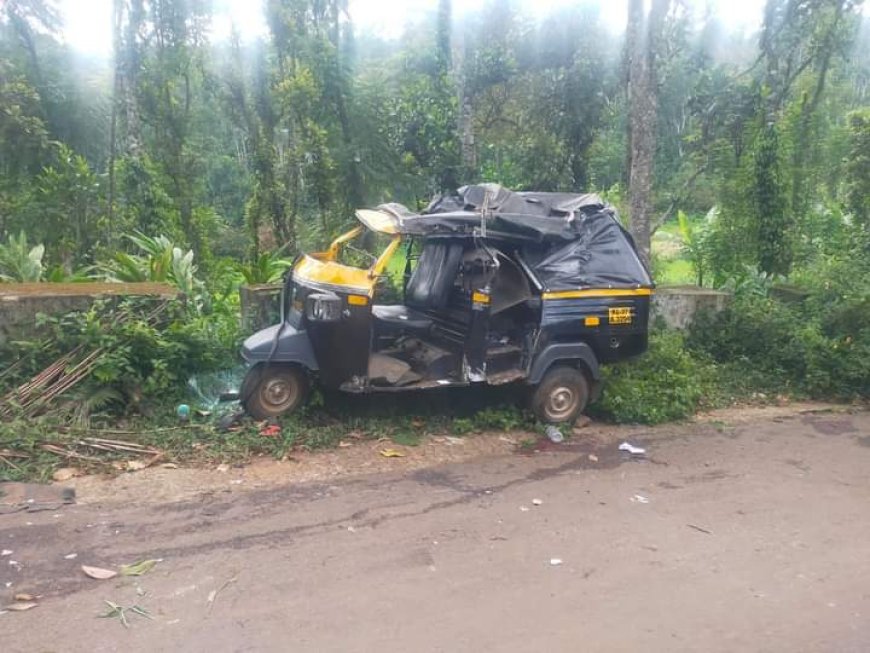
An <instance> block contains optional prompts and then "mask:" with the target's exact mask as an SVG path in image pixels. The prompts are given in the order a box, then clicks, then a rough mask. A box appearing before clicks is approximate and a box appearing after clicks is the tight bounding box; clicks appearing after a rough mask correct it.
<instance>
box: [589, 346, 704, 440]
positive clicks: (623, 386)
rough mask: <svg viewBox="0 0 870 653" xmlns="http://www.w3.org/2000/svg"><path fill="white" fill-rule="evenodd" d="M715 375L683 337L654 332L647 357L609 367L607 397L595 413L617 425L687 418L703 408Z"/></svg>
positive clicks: (593, 408) (595, 407) (655, 422)
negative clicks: (702, 405)
mask: <svg viewBox="0 0 870 653" xmlns="http://www.w3.org/2000/svg"><path fill="white" fill-rule="evenodd" d="M713 375H714V370H713V367H712V366H711V365H710V364H709V363H708V362H707V361H706V360H705V359H704V358H703V357H702V356H692V354H691V353H690V352H689V351H687V350H686V348H685V346H684V342H683V336H682V335H681V334H680V333H678V332H674V331H661V332H655V333H653V334H652V335H651V338H650V348H649V351H648V352H647V353H646V354H645V355H644V356H641V357H640V358H637V359H634V360H631V361H628V362H625V363H621V364H617V365H613V366H610V367H607V368H604V378H605V385H604V393H603V395H602V398H601V401H600V402H599V403H598V404H595V405H593V407H592V410H593V411H594V412H597V413H599V414H602V415H603V416H605V417H607V418H610V419H612V420H614V421H616V422H640V423H643V424H658V423H660V422H667V421H669V420H679V419H684V418H686V417H688V416H690V415H692V414H693V413H694V412H695V411H696V410H697V409H698V406H699V404H700V403H701V400H702V399H703V398H704V396H705V390H706V389H707V388H709V387H710V386H711V380H712V378H713Z"/></svg>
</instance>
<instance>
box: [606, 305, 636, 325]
mask: <svg viewBox="0 0 870 653" xmlns="http://www.w3.org/2000/svg"><path fill="white" fill-rule="evenodd" d="M607 321H608V322H610V324H631V309H630V308H628V307H625V308H611V309H608V312H607Z"/></svg>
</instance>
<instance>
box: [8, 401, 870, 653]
mask: <svg viewBox="0 0 870 653" xmlns="http://www.w3.org/2000/svg"><path fill="white" fill-rule="evenodd" d="M744 417H745V418H744V419H741V420H739V421H738V422H737V423H735V424H734V425H729V424H722V423H707V424H703V425H688V426H680V427H661V428H657V429H651V430H648V431H645V432H643V433H638V432H637V431H633V432H631V433H632V434H633V436H634V437H633V440H632V441H633V442H634V443H635V444H639V445H642V446H646V447H647V449H648V455H647V456H646V457H645V458H643V459H632V458H631V457H630V456H629V455H627V454H621V453H619V452H618V451H617V449H616V445H618V443H619V441H620V439H621V437H622V436H623V435H625V434H626V433H628V432H622V431H619V430H613V429H611V430H610V431H608V432H606V433H604V434H603V435H602V434H598V435H596V436H595V437H588V438H587V437H584V438H580V439H579V441H576V442H572V443H569V444H566V445H563V446H559V447H545V448H544V450H543V451H540V452H538V453H535V454H532V455H526V454H520V453H513V454H504V453H501V454H497V455H496V454H493V455H485V456H483V457H477V458H475V459H473V460H470V461H466V462H461V463H449V464H446V465H440V466H436V467H428V468H426V467H423V468H417V469H410V468H408V469H405V468H403V469H401V470H399V471H394V472H388V473H377V474H369V475H366V476H354V477H336V478H333V479H331V480H330V481H328V482H306V483H295V484H294V483H288V482H287V481H286V480H285V481H283V482H275V483H274V484H272V485H271V486H269V487H260V488H258V489H245V488H244V487H239V486H234V487H233V488H231V491H214V490H209V491H206V492H204V493H202V494H200V495H198V496H193V497H191V498H187V499H184V500H182V501H175V502H162V503H149V502H148V501H147V500H143V501H142V502H139V503H135V504H131V503H130V502H129V498H128V497H122V496H120V495H119V496H118V497H117V500H118V501H124V503H119V502H118V501H112V500H111V499H106V500H103V501H101V502H100V503H84V504H81V505H77V506H72V507H68V508H64V509H63V510H61V511H58V512H57V513H34V514H27V513H18V514H15V515H6V516H0V548H2V549H8V550H12V551H13V553H12V554H10V555H6V556H3V557H0V593H2V600H3V603H4V604H5V603H8V602H9V600H10V599H11V595H12V594H13V593H14V592H26V591H30V592H33V593H37V594H42V595H43V596H42V598H41V599H39V600H38V603H39V606H38V607H37V608H34V609H32V610H29V611H27V612H7V613H6V614H2V615H0V650H3V651H5V652H7V653H11V652H13V651H15V652H17V651H21V652H27V653H35V652H42V651H64V652H66V651H209V652H210V653H218V652H222V651H318V652H323V651H342V652H346V651H402V652H407V651H415V652H416V651H451V652H454V651H475V652H482V651H499V652H501V651H572V652H573V651H669V652H670V651H729V652H730V651H789V652H792V651H813V652H816V651H837V652H840V651H855V652H859V651H861V652H863V651H868V650H870V474H868V472H870V414H868V413H861V412H856V413H852V414H849V413H796V414H792V415H789V416H780V417H776V418H769V417H763V416H761V415H759V416H758V417H753V415H752V414H751V413H749V414H748V415H747V416H744ZM228 490H229V489H228ZM55 515H57V516H55ZM71 553H75V554H76V557H75V558H74V559H67V558H66V557H65V556H69V555H70V554H71ZM138 558H160V559H161V562H159V563H158V564H157V565H156V566H155V567H154V569H153V570H151V571H150V572H148V573H147V574H145V575H143V576H141V577H139V578H121V577H118V578H115V579H111V580H105V581H96V580H91V579H89V578H86V577H85V576H84V575H83V574H82V573H81V572H80V570H79V565H81V564H92V565H98V566H116V565H118V564H120V563H124V562H130V561H132V560H135V559H138ZM13 559H14V561H15V562H16V563H17V565H10V564H8V561H10V560H13ZM6 583H12V585H11V586H10V587H9V588H8V589H4V586H5V584H6ZM105 600H109V601H113V602H114V603H116V604H118V605H121V606H124V607H130V606H133V605H140V606H142V607H143V608H144V609H145V610H147V611H148V613H149V614H150V615H151V617H152V619H150V620H149V619H146V618H144V617H142V616H139V615H136V614H133V613H132V612H128V616H129V627H128V628H124V626H123V625H122V624H121V623H120V621H119V620H118V619H117V618H105V619H99V618H97V615H98V614H99V613H101V612H103V611H104V609H105V604H104V601H105Z"/></svg>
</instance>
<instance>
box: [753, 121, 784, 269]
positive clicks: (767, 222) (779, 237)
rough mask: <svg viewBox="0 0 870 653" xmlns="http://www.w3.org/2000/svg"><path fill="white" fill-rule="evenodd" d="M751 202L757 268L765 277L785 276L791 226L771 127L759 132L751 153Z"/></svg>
mask: <svg viewBox="0 0 870 653" xmlns="http://www.w3.org/2000/svg"><path fill="white" fill-rule="evenodd" d="M754 174H755V178H754V182H755V183H754V186H753V199H754V202H755V209H756V220H757V228H758V267H759V269H760V270H762V271H763V272H766V273H767V274H788V272H789V270H790V269H791V264H792V260H793V252H792V237H793V233H792V226H793V224H794V223H793V221H792V220H791V218H790V217H789V215H788V211H789V207H788V204H787V203H786V198H785V195H784V192H783V191H784V189H783V181H782V173H781V171H780V162H779V138H778V134H777V129H776V126H775V125H769V126H768V127H767V128H766V129H765V130H764V131H763V133H762V135H761V137H760V139H759V143H758V146H757V149H756V152H755V162H754Z"/></svg>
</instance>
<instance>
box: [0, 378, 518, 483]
mask: <svg viewBox="0 0 870 653" xmlns="http://www.w3.org/2000/svg"><path fill="white" fill-rule="evenodd" d="M522 390H523V388H511V387H502V388H487V387H484V388H463V389H461V390H456V389H438V390H430V391H428V392H424V393H410V394H408V395H405V396H402V397H401V398H398V397H395V396H393V395H371V396H354V395H344V394H342V395H332V394H330V395H327V396H326V397H324V396H323V395H321V394H319V393H316V394H315V396H314V397H312V401H311V402H310V404H309V405H308V406H307V407H306V408H304V409H303V410H301V411H300V412H299V413H296V414H293V415H289V416H287V417H285V418H283V419H281V420H280V424H281V433H280V434H279V435H277V436H272V437H269V436H264V435H261V434H260V425H259V424H257V423H256V422H254V421H253V420H251V419H249V418H246V417H245V418H243V419H242V420H241V421H240V423H239V425H238V427H237V428H235V429H234V430H232V431H223V430H220V429H218V428H217V427H216V424H215V420H212V419H209V418H199V417H196V416H195V417H194V420H193V421H192V422H190V423H180V422H179V421H178V419H177V418H176V417H175V405H174V404H172V405H170V404H166V405H154V406H150V407H149V413H150V414H151V417H148V418H146V417H142V416H136V417H127V418H118V417H113V418H109V417H106V418H104V419H101V418H99V417H97V418H95V419H94V420H93V422H92V424H91V426H90V427H88V428H79V429H72V428H70V427H69V426H66V425H65V424H64V423H63V422H62V421H61V420H59V419H58V418H56V417H55V418H51V417H47V416H46V417H41V418H37V419H33V420H28V421H26V422H25V421H23V420H21V421H10V422H0V480H19V481H24V480H26V481H48V480H50V479H51V476H52V472H53V471H54V470H56V469H58V468H60V467H76V468H79V469H82V470H84V471H89V472H106V471H109V472H111V471H113V470H114V469H115V468H114V467H113V463H122V462H124V461H129V460H133V459H136V458H139V456H137V455H136V454H133V453H126V452H123V451H118V452H111V451H103V450H100V449H96V448H94V447H91V446H89V445H88V444H87V442H86V441H85V438H107V439H111V440H120V441H126V442H135V443H138V444H141V445H147V446H151V447H155V448H157V449H160V450H161V451H163V452H164V456H163V457H162V458H160V460H159V462H160V463H165V462H176V463H183V464H191V465H215V464H219V463H244V462H247V461H250V460H251V459H253V458H254V457H257V456H270V457H274V458H277V459H280V458H282V457H284V456H287V455H290V454H291V453H292V452H294V451H312V450H316V449H325V448H331V447H336V446H338V444H339V442H340V441H342V440H345V439H347V438H348V437H351V438H354V439H363V440H376V439H378V438H382V437H386V438H389V439H390V440H392V441H393V442H395V443H397V444H402V445H407V446H415V445H417V444H419V442H420V440H421V438H422V437H423V436H425V435H427V434H436V433H451V432H452V433H456V434H463V433H474V432H481V431H487V430H510V429H524V430H528V431H533V430H534V429H535V420H534V418H533V417H532V415H531V414H530V413H528V412H526V411H525V410H524V409H523V408H521V404H522V400H523V399H524V396H525V395H524V393H522ZM454 426H456V427H458V428H454ZM45 445H50V446H52V447H56V448H57V449H55V451H56V452H59V453H52V452H50V451H47V450H46V449H45V448H44V446H45ZM63 452H67V453H66V455H64V454H63ZM81 456H85V457H87V459H85V458H82V457H81Z"/></svg>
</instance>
